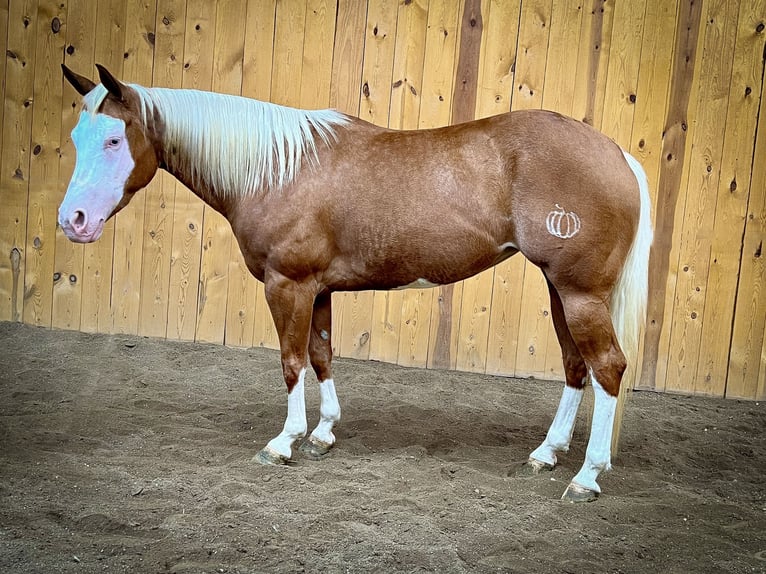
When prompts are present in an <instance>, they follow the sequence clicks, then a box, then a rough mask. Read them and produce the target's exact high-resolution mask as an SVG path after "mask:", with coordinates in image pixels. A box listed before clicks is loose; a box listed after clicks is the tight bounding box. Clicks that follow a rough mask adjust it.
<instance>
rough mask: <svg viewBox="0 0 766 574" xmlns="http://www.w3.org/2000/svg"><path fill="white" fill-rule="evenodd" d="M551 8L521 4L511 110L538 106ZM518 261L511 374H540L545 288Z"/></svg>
mask: <svg viewBox="0 0 766 574" xmlns="http://www.w3.org/2000/svg"><path fill="white" fill-rule="evenodd" d="M552 10H553V2H552V1H551V0H533V1H527V2H524V3H523V4H522V6H521V18H520V22H519V48H518V50H517V56H516V78H515V80H516V81H515V84H514V94H513V103H512V108H513V109H514V110H519V109H539V108H541V107H542V104H543V89H544V87H545V71H546V68H547V60H548V44H549V39H550V33H551V15H552ZM521 262H522V263H523V267H522V268H520V269H517V270H516V273H515V277H513V279H512V280H513V282H514V283H515V285H516V286H517V289H518V291H519V292H520V294H521V304H520V307H519V309H520V313H519V323H518V324H517V325H516V327H515V328H516V329H517V330H518V339H517V342H516V357H515V361H514V374H515V375H516V376H521V377H529V376H536V377H540V376H542V374H543V373H544V372H545V353H546V347H547V341H548V333H547V331H546V330H547V329H550V311H549V308H550V303H549V297H548V289H547V287H546V284H545V280H544V278H543V276H542V274H541V273H540V270H539V269H538V268H537V267H535V266H534V265H533V264H532V263H530V262H529V261H526V260H521Z"/></svg>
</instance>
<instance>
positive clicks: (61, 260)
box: [52, 0, 97, 329]
mask: <svg viewBox="0 0 766 574" xmlns="http://www.w3.org/2000/svg"><path fill="white" fill-rule="evenodd" d="M96 16H97V14H96V10H94V9H93V7H92V6H91V5H90V3H89V2H87V0H69V2H68V5H67V25H66V48H65V50H64V60H65V63H66V65H67V66H69V67H70V68H71V69H73V70H74V71H76V72H78V73H80V74H82V75H84V76H87V77H93V74H94V73H95V67H94V65H93V64H94V51H95V47H96V42H95V37H96ZM58 74H59V75H60V74H61V72H60V71H59V72H58ZM62 83H63V85H64V89H63V93H62V102H61V142H60V145H59V153H60V156H61V159H60V161H59V182H58V194H59V202H60V201H61V200H62V199H63V198H64V193H65V192H66V189H67V186H68V184H69V178H70V177H71V175H72V172H73V171H74V165H75V148H74V144H73V143H72V139H71V135H70V134H71V131H72V129H73V128H74V126H75V125H76V124H77V120H78V118H79V115H80V101H81V99H82V98H81V96H80V94H78V93H77V92H75V90H74V88H72V86H70V84H69V82H67V81H64V80H63V79H62ZM85 248H86V247H85V246H84V245H81V244H78V243H73V242H71V241H69V239H67V238H66V236H65V235H64V233H63V231H61V230H60V229H59V230H57V233H56V253H55V258H54V259H55V260H54V270H53V317H52V324H53V326H54V327H57V328H59V329H80V328H81V322H80V320H81V315H82V307H83V301H82V291H83V281H82V278H83V265H84V257H85ZM72 279H74V280H72Z"/></svg>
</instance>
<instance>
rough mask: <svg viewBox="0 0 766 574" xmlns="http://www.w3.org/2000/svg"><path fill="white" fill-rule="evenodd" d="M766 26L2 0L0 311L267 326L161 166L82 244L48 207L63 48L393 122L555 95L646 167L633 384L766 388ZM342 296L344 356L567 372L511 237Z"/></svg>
mask: <svg viewBox="0 0 766 574" xmlns="http://www.w3.org/2000/svg"><path fill="white" fill-rule="evenodd" d="M55 19H58V22H57V23H55V24H54V20H55ZM764 34H766V5H765V3H764V2H763V0H706V1H705V2H679V1H678V0H670V1H669V2H653V1H648V0H638V1H636V2H612V1H609V0H585V1H584V2H577V1H574V0H525V1H524V2H521V3H519V2H501V1H498V0H461V1H460V2H454V1H448V0H411V1H410V0H407V1H401V0H399V1H394V0H366V1H359V2H357V1H352V0H339V1H337V2H336V1H333V0H297V1H294V2H293V1H290V2H281V1H279V0H264V1H263V2H246V1H245V0H220V1H217V2H206V1H205V2H203V1H202V0H149V1H148V2H147V1H143V0H107V1H105V2H98V3H92V2H86V1H85V0H62V1H61V2H52V1H51V0H10V1H9V2H7V3H5V4H4V6H3V7H0V42H2V43H3V44H5V46H6V58H5V60H3V62H2V64H0V75H2V78H3V79H4V83H3V86H4V88H3V89H4V91H3V103H2V108H0V116H2V118H3V128H2V131H1V132H0V202H2V205H3V209H2V210H0V320H23V321H26V322H29V323H33V324H37V325H43V326H48V325H52V326H55V327H60V328H70V329H80V330H84V331H94V332H105V333H110V332H130V333H136V332H138V333H140V334H144V335H151V336H160V337H162V336H164V337H171V338H182V339H194V338H197V339H200V340H209V341H215V342H225V343H227V344H232V345H241V346H248V345H267V346H271V347H276V346H277V338H276V334H275V332H274V326H273V322H272V320H271V316H270V313H269V311H268V308H267V305H266V302H265V297H264V293H263V287H262V285H261V284H260V283H258V282H257V281H255V280H254V279H253V278H252V277H251V275H250V274H249V272H248V271H247V269H246V268H245V266H244V262H243V259H242V257H241V254H240V253H239V251H238V249H237V246H236V244H235V243H234V242H233V240H232V236H231V232H230V229H229V226H228V223H226V222H225V221H224V220H223V219H222V218H220V217H219V216H218V215H217V214H216V213H214V212H213V211H212V210H210V209H206V208H205V207H204V205H203V204H202V202H201V201H200V200H199V199H197V198H196V197H194V196H193V195H192V194H191V193H190V192H189V191H188V190H187V189H186V188H185V187H183V186H182V185H181V184H179V183H177V182H176V181H175V180H174V179H173V178H171V177H170V176H168V175H167V174H164V173H161V174H160V175H158V176H157V178H156V179H155V181H154V182H153V183H152V184H151V185H150V186H149V187H148V189H146V190H144V191H142V192H141V193H139V194H137V195H136V196H135V198H134V199H133V201H132V202H131V204H130V205H129V206H128V207H127V208H126V209H125V210H124V211H123V212H121V213H120V214H119V215H118V216H117V217H116V218H115V219H114V220H112V221H110V222H108V224H107V226H106V229H105V232H104V235H103V237H102V238H101V239H100V240H99V241H98V242H96V243H94V244H92V245H86V246H82V245H76V244H73V243H71V242H69V241H68V240H67V239H66V238H65V237H64V235H63V233H62V232H60V231H58V230H57V229H56V224H55V220H56V210H57V207H58V204H59V202H60V200H61V198H62V197H63V194H64V192H65V190H66V187H67V184H68V180H69V177H70V176H71V173H72V169H73V167H74V161H75V156H74V147H73V145H72V143H71V141H70V135H69V134H70V132H71V129H72V127H73V126H74V124H75V122H76V121H77V117H78V114H79V101H80V98H79V95H77V94H75V92H74V91H73V90H72V89H71V87H70V86H69V85H68V83H66V82H62V81H61V73H60V71H59V69H58V63H59V62H61V61H65V62H66V63H67V64H68V65H69V66H70V67H72V68H73V69H74V70H75V71H77V72H79V73H82V74H85V75H88V76H90V77H95V76H96V74H95V70H94V66H93V64H94V62H99V63H103V64H105V65H106V66H107V67H108V68H110V69H111V70H112V72H113V73H115V75H116V76H118V77H120V78H121V79H123V80H126V81H137V82H140V83H142V84H145V85H147V86H150V85H156V86H174V87H178V86H183V87H187V88H197V89H208V90H210V89H213V90H215V91H219V92H226V93H235V94H239V93H241V94H243V95H246V96H250V97H256V98H259V99H264V100H270V101H274V102H276V103H281V104H288V105H292V106H297V107H305V108H321V107H327V106H331V107H335V108H338V109H340V110H342V111H344V112H346V113H350V114H352V115H361V116H362V117H365V118H367V119H370V120H371V121H373V122H375V123H377V124H380V125H388V126H391V127H395V128H426V127H432V126H440V125H446V124H449V123H454V122H457V121H463V120H466V119H470V118H472V117H474V116H477V117H484V116H488V115H492V114H494V113H501V112H503V111H506V110H507V109H509V108H513V109H524V108H537V107H546V108H551V109H555V110H557V111H560V112H563V113H567V114H571V115H573V116H574V117H576V118H580V119H584V120H585V121H586V122H588V123H591V124H593V125H594V126H596V127H597V128H599V129H602V130H603V131H604V132H606V133H607V134H608V135H609V136H611V137H613V138H614V139H615V140H616V141H617V142H618V143H620V144H621V145H622V146H623V147H626V148H628V149H629V150H630V151H631V153H633V155H635V156H636V157H637V158H638V159H639V160H640V161H641V162H642V164H643V166H644V168H645V170H646V172H647V174H648V178H649V183H650V194H651V196H652V199H653V204H654V206H653V213H654V218H655V221H656V234H655V237H656V239H655V244H654V247H653V250H652V257H651V259H650V303H649V322H648V326H647V331H646V337H645V344H644V350H643V356H644V358H645V361H644V364H645V368H644V369H643V371H642V374H641V380H640V383H639V385H638V386H640V387H641V388H652V389H658V390H672V391H675V392H684V393H687V392H688V393H700V394H711V395H716V396H721V395H723V394H726V395H727V396H732V397H745V398H755V397H761V398H762V397H763V394H764V387H765V386H766V381H765V380H764V379H766V367H764V363H766V359H765V358H764V355H765V354H766V352H764V344H763V341H764V332H765V331H766V325H764V321H766V320H764V319H763V317H764V315H766V311H764V302H763V297H764V295H763V293H764V291H765V290H764V288H763V280H764V279H763V273H764V272H763V263H762V245H761V243H762V239H763V235H764V229H763V223H762V222H763V219H764V216H762V210H763V209H762V203H763V198H762V195H763V188H764V183H763V174H762V173H761V172H762V169H761V164H762V163H763V162H758V161H757V159H756V158H758V157H759V155H758V154H759V153H760V154H761V156H762V155H763V153H764V152H763V150H762V147H763V145H764V144H763V143H762V141H763V140H762V138H760V137H759V136H760V135H761V134H762V132H764V131H766V128H763V127H762V124H763V119H762V114H761V109H762V108H763V104H762V101H761V100H762V96H763V78H764V60H763V50H764V43H766V36H765V35H764ZM758 126H761V129H758ZM756 138H758V141H756ZM759 146H760V147H759ZM759 150H760V151H759ZM708 168H709V169H710V171H708ZM334 301H335V304H334V313H333V315H334V318H335V324H334V333H333V342H334V349H335V352H336V353H339V354H340V355H343V356H353V357H357V358H368V357H372V358H375V359H379V360H385V361H391V362H398V363H400V364H403V365H419V366H428V367H436V368H458V369H462V370H474V371H485V372H488V373H500V374H517V375H525V376H535V377H545V378H555V379H561V378H563V371H562V369H561V364H560V352H559V348H558V344H557V340H556V337H555V334H554V331H553V329H552V326H551V321H550V309H549V302H548V293H547V289H546V287H545V284H544V281H543V278H542V275H541V274H540V272H539V270H538V269H537V268H535V267H534V266H533V265H530V264H528V263H526V262H525V261H524V259H523V258H521V257H516V258H513V259H511V260H510V261H508V262H505V263H503V264H501V265H500V266H498V267H497V268H495V269H493V270H491V271H489V272H487V273H485V274H482V275H480V276H477V277H475V278H472V279H469V280H468V281H465V282H462V283H459V284H457V285H454V286H444V287H442V288H438V289H433V290H424V291H406V292H379V293H371V292H365V293H357V294H346V295H344V294H338V295H336V296H334Z"/></svg>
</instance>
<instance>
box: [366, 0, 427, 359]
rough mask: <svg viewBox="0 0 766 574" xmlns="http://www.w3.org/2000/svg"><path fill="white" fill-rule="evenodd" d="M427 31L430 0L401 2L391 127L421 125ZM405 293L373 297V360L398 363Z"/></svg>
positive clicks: (383, 292)
mask: <svg viewBox="0 0 766 574" xmlns="http://www.w3.org/2000/svg"><path fill="white" fill-rule="evenodd" d="M427 28H428V0H415V1H413V2H400V3H399V9H398V12H397V22H396V46H395V48H394V64H393V70H392V81H391V85H390V86H389V88H390V102H391V103H390V109H389V114H388V127H391V128H395V129H414V128H416V127H417V125H418V117H419V111H420V93H421V91H422V85H423V62H424V58H425V48H426V31H427ZM405 297H413V298H417V293H413V292H409V293H408V292H406V291H377V292H375V295H374V297H373V309H372V332H371V333H370V358H371V359H376V360H379V361H388V362H391V363H396V362H397V360H398V357H399V338H400V336H401V331H402V307H403V305H404V301H405Z"/></svg>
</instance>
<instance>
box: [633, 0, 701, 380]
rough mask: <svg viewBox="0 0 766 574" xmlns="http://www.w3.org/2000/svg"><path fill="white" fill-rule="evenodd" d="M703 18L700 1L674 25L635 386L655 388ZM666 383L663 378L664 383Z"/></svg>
mask: <svg viewBox="0 0 766 574" xmlns="http://www.w3.org/2000/svg"><path fill="white" fill-rule="evenodd" d="M701 17H702V2H699V1H691V2H689V3H684V4H683V5H682V6H681V7H680V11H679V17H678V21H677V25H676V45H675V49H674V54H675V56H674V62H673V74H672V79H671V83H670V86H671V92H670V96H669V98H670V100H669V104H668V116H667V119H666V122H665V129H664V130H663V133H664V136H663V144H662V153H661V157H662V158H663V161H662V164H661V166H660V178H659V185H658V189H657V205H656V208H655V211H656V213H657V218H656V220H655V222H654V244H653V245H652V251H651V256H650V258H649V301H648V305H647V326H646V334H645V336H644V357H643V361H642V364H643V368H642V373H641V380H640V383H639V385H637V386H639V387H642V388H652V389H653V388H657V385H656V381H655V376H656V373H657V363H658V361H659V360H660V357H659V347H660V336H661V334H662V331H663V327H664V316H665V303H666V297H667V282H668V272H669V269H670V249H671V246H672V243H673V225H674V220H675V213H676V206H677V204H678V196H679V193H680V187H681V176H682V172H683V166H684V161H685V151H686V134H687V130H688V117H687V113H688V108H689V96H690V94H691V91H692V83H693V82H694V65H695V62H696V59H697V40H698V36H699V31H700V20H701ZM662 385H663V386H664V381H663V383H662Z"/></svg>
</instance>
